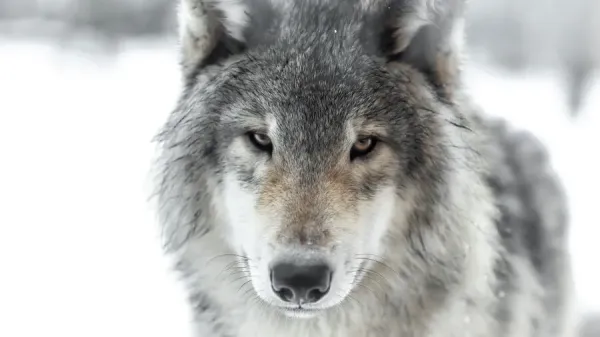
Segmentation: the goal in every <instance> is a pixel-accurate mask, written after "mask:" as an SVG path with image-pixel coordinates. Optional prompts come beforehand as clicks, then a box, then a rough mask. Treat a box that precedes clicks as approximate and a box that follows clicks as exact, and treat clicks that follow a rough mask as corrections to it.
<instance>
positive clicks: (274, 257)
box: [157, 0, 571, 337]
mask: <svg viewBox="0 0 600 337" xmlns="http://www.w3.org/2000/svg"><path fill="white" fill-rule="evenodd" d="M463 7H464V3H463V0H304V1H292V0H182V2H181V4H180V38H181V55H182V59H181V63H182V78H183V90H182V93H181V97H180V100H179V104H178V106H177V108H176V109H175V111H174V112H173V113H172V114H171V116H170V118H169V120H168V121H167V123H166V125H165V127H164V129H163V131H162V132H161V134H160V135H159V137H158V141H159V144H160V155H159V162H158V164H157V169H158V171H157V173H158V180H157V196H158V203H159V204H158V214H159V218H160V222H161V226H162V228H163V231H164V236H165V247H166V250H167V251H168V253H169V254H171V255H172V256H173V258H174V259H175V260H176V265H177V270H178V272H179V273H180V275H181V276H182V279H183V282H185V284H186V287H187V289H188V291H189V298H190V303H191V307H192V309H193V312H194V327H195V336H198V337H205V336H206V337H246V336H248V337H249V336H261V337H271V336H282V337H283V336H286V337H296V336H298V337H299V336H311V337H313V336H314V337H317V336H323V337H325V336H327V337H331V336H336V337H397V336H404V337H423V336H430V337H442V336H444V337H449V336H456V337H458V336H460V337H463V336H473V337H475V336H481V337H484V336H485V337H495V336H498V337H499V336H510V337H534V336H540V337H541V336H548V337H550V336H556V337H558V336H569V335H570V333H571V332H570V329H571V324H570V320H569V317H570V314H569V313H570V285H571V281H570V267H569V260H568V254H567V252H566V251H565V247H566V234H567V229H568V227H567V213H566V206H565V200H564V196H563V192H562V189H561V186H560V184H559V182H558V181H557V179H556V177H555V175H554V173H553V171H552V168H551V167H550V162H549V160H548V157H547V155H546V152H545V150H544V148H543V146H542V145H541V144H540V143H539V142H538V141H537V140H535V138H534V137H532V136H531V135H529V134H527V133H524V132H520V131H516V130H513V129H512V128H511V127H510V126H508V125H506V124H505V123H504V122H502V121H496V120H492V119H490V118H489V117H487V116H485V115H483V114H481V113H480V112H479V111H477V109H476V108H474V107H473V105H472V104H471V103H470V102H469V100H468V97H467V96H466V95H465V94H464V93H463V91H462V88H461V75H460V61H461V58H460V55H461V39H462V16H463V12H464V8H463ZM282 263H286V264H287V265H293V266H296V267H294V268H295V269H294V270H304V269H302V268H305V267H306V266H312V265H314V263H319V265H320V266H323V268H325V269H324V270H326V271H327V273H328V274H327V275H328V279H327V280H324V281H323V282H326V287H322V288H318V289H317V290H316V292H315V290H314V289H313V290H312V292H311V293H309V295H310V294H313V295H314V296H313V297H310V296H309V297H306V298H304V299H300V300H297V298H296V297H293V296H291V294H292V293H291V292H290V293H289V294H287V293H286V292H285V291H287V290H286V289H283V288H282V289H283V290H282V289H280V288H278V286H277V282H276V281H277V275H275V274H274V270H275V269H276V268H277V266H278V265H281V264H282ZM284 290H285V291H284ZM315 294H316V295H315ZM288 295H289V296H288ZM317 295H318V296H317ZM294 296H295V295H294Z"/></svg>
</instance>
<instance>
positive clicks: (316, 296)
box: [306, 288, 329, 303]
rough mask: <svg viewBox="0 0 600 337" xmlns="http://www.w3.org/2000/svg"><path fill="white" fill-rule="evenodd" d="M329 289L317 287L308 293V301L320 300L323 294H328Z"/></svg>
mask: <svg viewBox="0 0 600 337" xmlns="http://www.w3.org/2000/svg"><path fill="white" fill-rule="evenodd" d="M328 291H329V288H327V290H325V291H321V289H318V288H315V289H313V290H311V291H309V292H308V294H307V296H306V301H307V302H308V303H313V302H317V301H318V300H320V299H321V298H323V296H325V294H327V292H328Z"/></svg>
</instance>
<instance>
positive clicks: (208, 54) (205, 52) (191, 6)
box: [179, 0, 249, 77]
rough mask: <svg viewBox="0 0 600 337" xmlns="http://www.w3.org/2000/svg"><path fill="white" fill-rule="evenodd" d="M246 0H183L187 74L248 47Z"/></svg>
mask: <svg viewBox="0 0 600 337" xmlns="http://www.w3.org/2000/svg"><path fill="white" fill-rule="evenodd" d="M248 21H249V19H248V14H247V8H246V6H245V4H244V3H243V0H180V3H179V39H180V43H181V65H182V68H183V73H184V76H185V77H190V76H192V75H193V74H194V72H195V71H196V70H197V69H198V68H199V67H202V66H205V65H209V64H211V63H214V62H217V61H219V60H221V59H223V58H225V57H227V56H230V55H232V54H236V53H239V52H241V51H242V50H243V49H244V36H243V32H244V29H245V27H246V24H247V23H248Z"/></svg>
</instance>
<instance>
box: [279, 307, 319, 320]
mask: <svg viewBox="0 0 600 337" xmlns="http://www.w3.org/2000/svg"><path fill="white" fill-rule="evenodd" d="M280 309H281V311H283V313H284V314H285V315H286V316H288V317H294V318H311V317H314V316H315V315H317V314H318V313H319V312H322V311H323V310H321V309H308V308H303V307H301V306H298V307H294V308H288V307H282V308H280Z"/></svg>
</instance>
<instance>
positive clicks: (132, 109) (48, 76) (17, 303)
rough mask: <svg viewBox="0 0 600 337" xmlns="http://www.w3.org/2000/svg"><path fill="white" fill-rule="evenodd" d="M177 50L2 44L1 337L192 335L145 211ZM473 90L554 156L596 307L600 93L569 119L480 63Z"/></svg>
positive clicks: (580, 269) (553, 91) (175, 78)
mask: <svg viewBox="0 0 600 337" xmlns="http://www.w3.org/2000/svg"><path fill="white" fill-rule="evenodd" d="M174 51H175V45H174V44H167V45H165V43H160V44H151V43H146V44H143V45H139V46H129V47H127V48H126V50H125V51H124V52H123V53H122V54H121V55H120V56H119V57H117V58H112V57H108V56H101V55H97V54H96V55H91V54H85V53H76V52H73V51H71V52H68V53H67V52H64V51H62V52H61V51H59V50H58V49H56V48H55V47H53V46H52V45H50V44H48V43H41V42H31V41H19V40H2V39H0V92H1V93H2V95H1V96H0V158H1V160H0V205H1V211H0V317H1V318H0V321H1V322H2V323H0V336H10V337H13V336H14V337H20V336H28V337H29V336H38V335H48V336H53V335H57V336H58V335H60V336H66V337H69V336H89V337H94V336H103V337H105V336H114V337H119V336H124V337H125V336H146V337H151V336H189V333H190V331H189V325H188V322H189V321H190V317H191V316H190V313H189V312H188V308H187V306H186V303H185V295H184V293H183V291H182V289H181V287H180V285H179V283H177V282H176V279H175V276H174V275H173V274H172V273H170V272H169V266H168V262H167V261H166V260H165V258H164V257H163V256H162V254H161V250H160V244H159V240H158V235H157V233H158V231H157V230H156V229H157V227H156V222H155V218H154V215H153V212H152V210H151V206H150V204H149V203H148V202H147V198H148V195H149V187H148V170H149V163H150V161H151V158H152V154H153V150H154V147H153V144H152V143H151V142H150V140H151V138H152V136H153V135H154V134H155V133H156V131H157V130H158V128H159V127H160V125H161V124H162V122H163V121H164V119H165V118H166V115H167V114H168V113H169V112H170V111H171V109H172V108H173V106H174V104H175V101H176V98H177V92H178V86H179V74H178V69H177V57H176V55H175V53H174ZM467 84H468V85H469V87H470V88H471V92H472V93H473V96H474V97H475V98H476V99H477V101H478V102H479V103H480V104H481V105H482V106H483V107H484V108H485V109H486V110H487V111H488V112H489V113H491V114H495V115H504V116H507V117H509V118H510V119H511V120H512V121H513V122H514V123H515V124H516V125H518V126H521V127H524V128H527V129H530V130H532V131H533V132H535V133H536V134H537V135H538V136H539V137H540V138H541V139H542V140H543V141H544V142H546V143H547V144H548V145H549V146H550V148H551V150H552V155H553V158H554V161H555V165H556V168H557V171H558V172H559V173H560V174H561V175H562V177H563V179H564V181H565V183H566V185H567V188H568V192H569V196H570V200H571V203H572V221H573V230H572V233H571V242H572V249H573V250H572V252H573V256H574V268H575V276H576V286H577V291H578V294H579V299H580V301H579V304H580V306H581V308H582V310H585V311H590V310H594V311H600V290H599V289H598V287H597V286H596V285H597V284H600V272H598V269H597V267H592V266H597V265H598V263H597V261H595V259H597V258H600V245H598V244H596V238H597V237H599V234H600V221H599V219H598V215H597V213H595V212H594V211H593V210H594V208H595V207H596V205H595V201H596V200H598V198H597V196H595V195H594V194H595V193H594V192H595V191H599V190H600V174H598V173H597V172H600V162H599V160H598V159H599V155H598V154H599V151H598V150H597V147H598V146H599V145H600V143H599V142H598V140H599V138H600V87H598V86H597V87H595V88H594V89H593V90H592V95H591V98H590V100H589V104H588V106H587V107H586V111H584V113H583V115H582V116H581V117H580V119H579V120H576V121H573V120H571V119H570V118H569V117H568V116H567V114H566V113H565V111H566V107H565V104H564V101H563V93H562V92H561V88H560V85H559V83H558V82H557V81H556V80H555V79H554V78H552V77H551V76H550V75H548V74H527V75H519V76H518V77H517V76H508V75H505V74H501V73H496V72H494V71H493V70H490V68H488V67H474V68H471V69H469V70H468V72H467Z"/></svg>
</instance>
